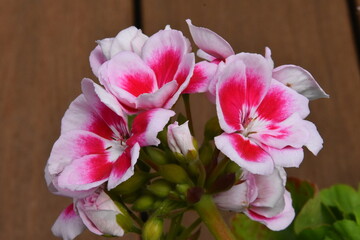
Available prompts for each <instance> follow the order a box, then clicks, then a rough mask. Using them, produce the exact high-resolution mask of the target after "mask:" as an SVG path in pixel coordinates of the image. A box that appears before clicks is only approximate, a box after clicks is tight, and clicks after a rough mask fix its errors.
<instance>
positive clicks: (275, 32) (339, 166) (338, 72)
mask: <svg viewBox="0 0 360 240" xmlns="http://www.w3.org/2000/svg"><path fill="white" fill-rule="evenodd" d="M142 9H143V14H144V16H143V21H144V22H143V26H144V27H143V28H144V30H145V33H147V34H152V33H154V32H156V31H158V30H159V29H160V28H163V27H164V26H165V25H166V24H170V25H171V27H172V28H175V29H180V30H183V31H185V33H186V35H187V36H190V35H189V32H188V30H187V26H186V24H185V22H184V21H185V19H187V18H190V19H192V21H193V23H194V24H195V25H198V26H205V27H208V28H210V29H212V30H214V31H215V32H217V33H219V34H220V35H221V36H223V37H224V38H225V39H227V40H228V41H229V42H230V44H231V45H232V46H233V47H234V49H235V50H236V51H237V52H240V51H245V52H256V53H261V54H262V53H263V52H264V47H265V46H269V47H270V48H271V49H272V51H273V58H274V61H275V65H276V66H278V65H282V64H287V63H291V64H295V65H300V66H302V67H304V68H305V69H307V70H309V71H310V72H311V73H312V74H313V75H314V76H315V78H316V79H317V81H318V82H319V83H320V85H321V86H322V87H323V88H324V89H325V90H326V91H327V92H328V93H329V94H330V96H331V98H330V99H329V100H324V99H322V100H317V101H314V102H311V104H310V105H311V110H312V112H311V114H310V118H309V119H310V120H311V121H313V122H315V123H316V125H317V126H318V129H319V131H320V133H321V135H322V137H323V138H324V140H325V145H324V149H323V150H322V151H321V152H320V154H319V155H318V157H314V156H312V155H311V154H306V156H305V160H304V162H303V164H302V165H301V167H300V169H291V170H290V171H289V174H290V175H295V176H298V177H301V178H305V179H310V180H311V181H314V182H316V183H317V184H319V185H320V186H321V187H325V186H329V185H330V184H334V183H348V184H352V185H357V184H358V182H359V169H360V161H359V159H360V148H359V147H358V145H359V142H360V128H359V127H358V122H359V120H360V108H359V106H360V94H358V89H359V87H360V78H359V69H358V65H357V59H356V57H357V56H356V51H355V46H354V42H353V35H352V34H353V33H352V29H351V24H350V21H349V16H348V11H347V6H346V1H345V0H334V1H331V3H329V1H326V0H307V1H303V0H290V1H281V0H267V1H261V0H255V1H254V0H243V1H238V0H228V1H217V0H207V1H204V0H202V1H191V0H173V1H166V0H147V1H143V8H142ZM193 105H194V107H193V108H194V113H195V116H197V117H196V123H195V127H196V128H197V134H198V135H199V134H201V132H202V129H199V128H200V127H201V126H202V125H203V123H204V121H205V120H206V119H208V118H209V117H210V116H212V115H214V114H215V111H214V107H213V106H211V105H209V103H208V102H207V100H206V99H205V98H201V97H194V101H193Z"/></svg>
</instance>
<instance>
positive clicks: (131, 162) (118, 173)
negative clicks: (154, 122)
mask: <svg viewBox="0 0 360 240" xmlns="http://www.w3.org/2000/svg"><path fill="white" fill-rule="evenodd" d="M139 154H140V146H139V144H138V143H135V145H134V146H133V147H132V148H130V147H128V148H127V149H126V150H125V151H124V152H123V154H122V155H121V156H120V157H119V158H118V159H117V160H116V162H115V163H114V166H113V169H112V171H111V174H110V177H109V182H108V185H107V188H108V190H111V189H113V188H115V187H116V186H117V185H119V184H120V183H122V182H124V181H126V180H128V179H129V178H130V177H131V176H132V175H133V174H134V166H135V164H136V162H137V160H138V158H139Z"/></svg>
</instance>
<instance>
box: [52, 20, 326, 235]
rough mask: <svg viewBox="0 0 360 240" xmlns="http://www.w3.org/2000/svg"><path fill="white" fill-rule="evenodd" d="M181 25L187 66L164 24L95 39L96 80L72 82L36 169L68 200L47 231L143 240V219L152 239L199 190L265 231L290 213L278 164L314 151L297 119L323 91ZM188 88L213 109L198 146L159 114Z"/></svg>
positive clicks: (304, 77)
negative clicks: (57, 129)
mask: <svg viewBox="0 0 360 240" xmlns="http://www.w3.org/2000/svg"><path fill="white" fill-rule="evenodd" d="M187 24H188V26H189V29H190V33H191V36H192V39H193V41H194V42H195V44H196V46H197V47H198V48H199V50H198V51H197V55H198V56H199V57H200V58H202V59H203V61H200V62H197V63H195V54H194V53H193V52H192V50H191V49H192V48H191V45H190V41H189V40H188V39H187V38H186V37H184V35H183V33H182V32H181V31H178V30H174V29H171V28H170V27H169V26H166V27H165V29H164V30H160V31H159V32H157V33H155V34H154V35H152V36H150V37H148V36H146V35H145V34H143V33H142V31H141V30H139V29H137V28H136V27H129V28H127V29H125V30H122V31H120V33H119V34H118V35H116V36H115V37H113V38H105V39H103V40H99V41H97V44H98V45H97V46H96V47H95V49H94V50H93V51H92V52H91V54H90V66H91V68H92V71H93V73H94V75H95V76H96V77H97V79H98V81H99V83H100V85H99V84H97V83H95V82H94V81H92V80H90V79H87V78H85V79H83V80H82V82H81V87H82V94H81V95H80V96H78V97H77V98H76V99H75V100H74V101H73V102H72V103H71V104H70V106H69V108H68V110H67V111H66V113H65V115H64V117H63V119H62V122H61V135H60V137H59V139H58V140H57V141H56V142H55V144H54V146H53V149H52V151H51V155H50V157H49V159H48V162H47V165H46V168H45V177H46V181H47V184H48V186H49V189H50V190H51V191H52V192H53V193H55V194H58V195H63V196H67V197H71V198H73V203H72V204H71V205H70V206H68V207H67V208H66V209H65V210H64V211H63V212H62V213H61V215H60V216H59V218H58V219H57V220H56V222H55V224H54V226H53V228H52V231H53V233H54V234H55V235H56V236H59V237H62V238H63V239H74V238H75V237H76V236H77V235H78V234H80V233H81V232H82V231H83V230H84V229H85V228H87V229H88V230H90V231H91V232H93V233H95V234H98V235H106V236H123V235H124V233H125V232H137V233H140V234H142V235H143V237H144V239H149V238H146V234H148V233H147V232H146V229H149V226H156V227H152V231H153V232H152V233H151V234H152V236H156V231H157V230H159V231H160V232H161V233H160V234H158V236H161V235H163V234H165V233H162V231H163V230H162V227H161V225H162V222H163V219H164V218H166V216H168V215H171V214H170V213H171V212H172V211H174V210H176V209H183V208H184V207H185V208H187V209H191V208H192V207H193V206H194V208H195V209H197V208H196V204H197V203H198V202H199V201H200V199H201V198H202V196H203V195H210V196H212V197H213V199H214V202H215V203H216V205H217V206H218V207H219V208H220V209H223V210H230V211H235V212H243V213H245V214H246V215H247V216H249V218H251V219H253V220H255V221H259V222H261V223H263V224H265V225H266V226H267V227H268V228H270V229H272V230H281V229H284V228H286V227H287V226H288V225H289V224H290V223H291V221H292V220H293V218H294V210H293V208H292V205H291V196H290V194H289V192H287V190H286V189H285V183H286V173H285V171H284V167H298V166H299V165H300V163H301V162H302V160H303V157H304V153H303V147H304V146H305V147H307V148H308V149H309V150H310V151H311V152H312V153H313V154H315V155H316V154H317V153H318V152H319V150H320V149H321V148H322V143H323V141H322V138H321V137H320V135H319V133H318V131H317V130H316V127H315V125H314V124H313V123H311V122H309V121H307V120H305V118H306V117H307V116H308V114H309V107H308V103H309V100H314V99H317V98H324V97H328V95H327V94H326V93H325V92H324V91H323V90H322V89H321V87H320V86H319V85H318V84H317V83H316V81H315V80H314V78H313V77H312V76H311V74H310V73H309V72H307V71H306V70H304V69H303V68H301V67H298V66H294V65H282V66H279V67H276V68H274V63H273V61H272V59H271V52H270V49H269V48H266V52H265V56H262V55H260V54H253V53H244V52H241V53H238V54H235V52H234V50H233V49H232V48H231V46H230V45H229V43H228V42H226V41H225V40H224V39H223V38H222V37H220V36H219V35H217V34H216V33H214V32H213V31H211V30H209V29H207V28H203V27H197V26H194V25H192V23H191V21H190V20H187ZM195 93H206V94H207V96H208V98H209V101H210V102H212V103H214V105H215V106H214V107H216V111H217V118H216V119H217V120H216V121H215V125H213V127H211V125H209V126H210V128H208V129H207V132H206V134H208V135H213V136H212V137H211V138H205V140H204V143H203V144H202V145H201V146H200V148H199V147H198V145H197V142H196V140H195V138H194V137H193V136H192V131H193V130H192V129H191V126H192V119H191V117H190V116H189V115H187V118H186V117H185V118H186V119H182V118H184V116H181V117H177V118H176V113H175V112H174V111H173V110H171V109H172V107H173V106H174V104H175V103H176V102H177V101H178V100H179V98H180V97H181V96H183V97H184V99H185V102H186V101H188V100H189V99H188V98H189V94H195ZM187 103H189V101H188V102H187ZM190 103H191V101H190ZM187 108H189V105H187ZM188 110H189V111H190V109H188ZM178 116H179V115H178ZM195 117H196V116H195ZM189 125H190V128H189ZM209 132H211V134H209ZM159 209H161V211H160V210H159ZM159 211H160V212H159ZM136 212H142V213H143V214H142V215H143V216H144V213H146V214H145V216H146V217H143V219H140V218H138V216H137V213H136ZM200 215H201V214H200ZM169 218H171V217H169ZM203 220H204V219H203ZM155 223H156V224H155ZM159 226H160V227H159ZM169 231H170V230H169ZM151 239H156V238H151Z"/></svg>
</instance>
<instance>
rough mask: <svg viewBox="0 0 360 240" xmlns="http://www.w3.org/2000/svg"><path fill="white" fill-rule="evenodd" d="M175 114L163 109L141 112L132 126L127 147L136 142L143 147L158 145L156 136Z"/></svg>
mask: <svg viewBox="0 0 360 240" xmlns="http://www.w3.org/2000/svg"><path fill="white" fill-rule="evenodd" d="M174 115H175V112H173V111H171V110H167V109H163V108H156V109H152V110H148V111H146V112H142V113H140V114H139V115H137V116H136V117H135V119H134V122H133V124H132V129H131V133H132V136H131V137H130V138H129V139H128V140H127V142H126V143H127V145H128V146H132V145H133V144H135V143H136V142H138V143H139V144H140V146H141V147H143V146H150V145H155V146H157V145H158V144H159V143H160V140H159V139H158V138H157V135H158V133H159V132H160V131H162V130H163V129H164V127H165V125H166V124H167V123H168V121H169V119H170V118H171V117H172V116H174Z"/></svg>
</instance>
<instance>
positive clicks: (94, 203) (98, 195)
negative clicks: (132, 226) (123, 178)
mask: <svg viewBox="0 0 360 240" xmlns="http://www.w3.org/2000/svg"><path fill="white" fill-rule="evenodd" d="M75 206H76V210H77V212H78V214H79V216H80V218H81V220H82V222H83V223H84V224H85V226H86V227H87V229H89V230H90V231H91V232H93V233H95V234H97V235H111V236H118V237H121V236H123V235H124V233H125V231H124V229H122V228H121V226H119V225H118V223H117V221H116V216H117V215H118V214H122V215H125V216H127V213H126V210H125V209H124V208H123V207H122V208H120V206H121V205H119V204H118V205H117V204H115V203H114V201H113V200H112V199H111V198H110V197H109V195H107V194H106V193H105V192H104V191H103V190H102V189H101V188H99V189H98V190H97V191H96V192H94V193H93V194H92V195H90V196H87V197H85V198H81V199H76V200H75ZM127 217H128V218H129V221H131V218H130V217H129V216H127Z"/></svg>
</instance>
